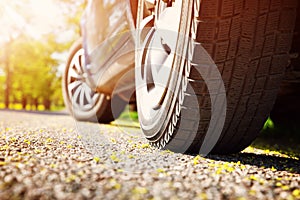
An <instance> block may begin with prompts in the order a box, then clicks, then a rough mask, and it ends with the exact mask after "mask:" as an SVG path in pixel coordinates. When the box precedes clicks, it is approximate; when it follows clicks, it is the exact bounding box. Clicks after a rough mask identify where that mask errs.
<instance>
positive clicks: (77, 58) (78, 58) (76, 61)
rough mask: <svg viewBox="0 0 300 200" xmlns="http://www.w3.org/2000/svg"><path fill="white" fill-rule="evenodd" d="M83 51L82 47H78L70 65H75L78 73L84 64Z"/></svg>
mask: <svg viewBox="0 0 300 200" xmlns="http://www.w3.org/2000/svg"><path fill="white" fill-rule="evenodd" d="M83 55H84V51H83V49H80V50H79V51H77V52H76V54H75V55H74V58H73V59H72V62H71V66H72V67H73V66H74V67H75V68H76V70H77V72H78V73H82V66H83V65H84V56H83Z"/></svg>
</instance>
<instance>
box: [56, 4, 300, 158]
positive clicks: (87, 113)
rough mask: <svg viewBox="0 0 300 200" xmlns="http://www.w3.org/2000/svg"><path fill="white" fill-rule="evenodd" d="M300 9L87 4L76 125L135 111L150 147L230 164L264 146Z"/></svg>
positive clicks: (73, 89) (71, 67)
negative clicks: (260, 140) (226, 157)
mask: <svg viewBox="0 0 300 200" xmlns="http://www.w3.org/2000/svg"><path fill="white" fill-rule="evenodd" d="M296 16H297V0H283V1H281V0H253V1H244V0H223V1H219V0H201V1H200V0H182V1H181V0H175V1H174V0H126V1H115V0H111V1H103V0H89V1H88V4H87V7H86V9H85V12H84V14H83V16H82V20H81V31H82V38H80V39H79V40H78V41H77V42H75V44H74V45H73V47H72V48H71V50H70V55H69V58H68V62H67V65H66V69H65V72H64V76H63V81H62V85H63V86H62V87H63V96H64V100H65V104H66V106H67V107H68V109H69V111H70V113H71V114H72V115H73V116H74V118H75V119H77V120H81V121H94V122H100V123H109V122H110V121H113V120H114V119H116V118H117V117H118V116H119V115H120V113H121V112H122V110H123V109H124V107H125V106H126V105H127V104H128V102H130V103H133V102H134V103H136V105H137V111H138V118H139V122H140V127H141V129H142V131H143V133H144V135H145V137H146V138H147V139H148V141H149V143H150V144H151V145H153V146H155V147H157V148H161V149H170V150H172V151H175V152H181V153H200V154H203V155H207V154H209V153H219V154H228V153H235V152H239V151H241V150H243V149H244V148H246V147H247V146H248V145H250V144H251V142H252V141H253V140H254V139H255V138H256V137H257V135H258V133H259V131H260V130H261V128H262V127H263V125H264V122H265V121H266V119H267V118H268V116H269V114H270V112H271V110H272V107H273V105H274V102H275V99H276V96H277V93H278V90H279V87H280V83H281V81H282V79H283V78H284V74H285V71H286V68H287V66H288V65H289V60H290V53H289V52H290V49H291V45H292V41H293V37H294V27H295V22H296Z"/></svg>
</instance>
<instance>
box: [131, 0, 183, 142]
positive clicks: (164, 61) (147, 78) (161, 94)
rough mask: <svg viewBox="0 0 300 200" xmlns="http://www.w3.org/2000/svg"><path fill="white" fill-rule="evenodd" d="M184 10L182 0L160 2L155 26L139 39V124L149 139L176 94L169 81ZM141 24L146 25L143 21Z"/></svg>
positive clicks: (155, 11) (153, 134)
mask: <svg viewBox="0 0 300 200" xmlns="http://www.w3.org/2000/svg"><path fill="white" fill-rule="evenodd" d="M170 2H171V1H170ZM181 11H182V1H175V2H171V3H165V2H164V1H158V2H157V6H156V7H155V10H154V13H155V14H154V15H155V18H154V26H153V27H152V28H151V29H150V30H149V32H148V33H147V35H146V37H145V39H144V40H143V41H142V40H141V37H138V47H137V49H142V51H140V52H138V56H137V62H138V63H139V65H140V66H141V67H140V69H137V70H136V82H137V85H138V87H137V96H138V98H137V104H138V109H139V118H140V123H141V126H142V128H143V129H144V133H145V136H146V137H147V138H148V139H149V138H153V137H154V136H155V135H156V133H153V132H151V131H150V132H147V130H151V129H153V128H154V127H153V126H155V123H153V120H160V119H164V118H165V115H166V109H167V106H166V101H167V99H168V98H167V93H168V92H174V91H172V90H173V88H172V87H171V86H170V79H171V76H174V73H176V70H175V69H174V59H175V57H176V45H177V41H178V38H179V27H180V16H181ZM144 20H146V19H144ZM138 24H145V23H143V21H142V22H140V23H138ZM139 42H140V43H139ZM141 43H143V44H141ZM139 45H140V46H139ZM140 116H141V117H140Z"/></svg>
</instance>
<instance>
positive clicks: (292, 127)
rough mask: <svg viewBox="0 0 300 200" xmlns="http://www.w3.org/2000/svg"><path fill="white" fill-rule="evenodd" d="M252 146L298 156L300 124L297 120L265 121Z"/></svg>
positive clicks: (299, 154)
mask: <svg viewBox="0 0 300 200" xmlns="http://www.w3.org/2000/svg"><path fill="white" fill-rule="evenodd" d="M251 146H253V147H256V148H260V149H269V150H273V151H279V152H281V153H284V154H287V155H290V156H295V157H299V158H300V124H299V123H298V122H297V121H289V122H287V121H285V122H280V123H278V122H277V123H275V122H273V121H272V120H271V119H270V118H269V119H268V120H267V121H266V123H265V125H264V128H263V129H262V131H261V134H260V135H259V137H258V138H257V139H256V140H255V141H254V142H253V143H252V145H251Z"/></svg>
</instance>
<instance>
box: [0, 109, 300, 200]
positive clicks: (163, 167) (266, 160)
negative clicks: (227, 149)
mask: <svg viewBox="0 0 300 200" xmlns="http://www.w3.org/2000/svg"><path fill="white" fill-rule="evenodd" d="M85 134H87V135H85ZM95 135H97V137H98V138H96V139H95V138H93V137H95ZM91 141H93V142H94V143H91ZM0 199H3V200H4V199H239V200H242V199H300V161H299V157H297V156H296V157H292V156H289V155H285V154H282V153H279V152H277V151H270V150H263V149H257V148H253V147H249V148H247V149H246V150H244V151H243V152H241V153H239V154H234V155H227V156H224V155H210V156H207V157H201V156H199V155H184V154H178V153H173V152H170V151H167V150H157V149H155V148H153V147H151V146H150V145H149V144H148V143H147V141H146V140H145V139H144V138H143V135H142V133H141V132H140V130H139V129H137V128H130V127H126V126H117V125H114V126H112V125H98V124H92V123H78V122H75V121H74V120H73V119H72V118H71V117H70V116H68V115H55V114H49V113H48V114H43V113H27V112H14V111H0Z"/></svg>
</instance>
